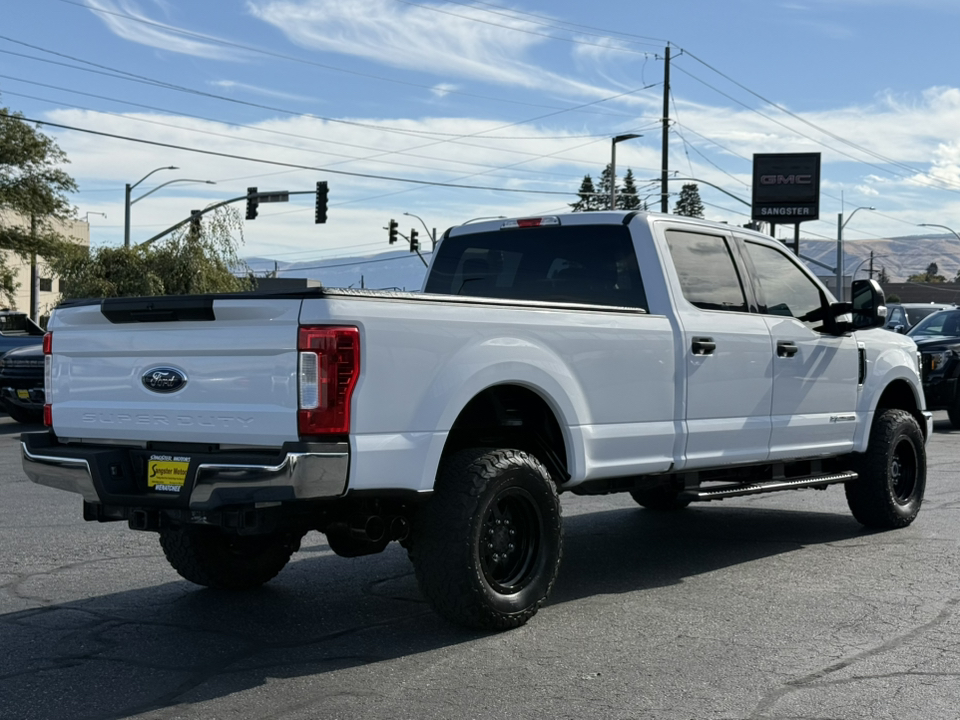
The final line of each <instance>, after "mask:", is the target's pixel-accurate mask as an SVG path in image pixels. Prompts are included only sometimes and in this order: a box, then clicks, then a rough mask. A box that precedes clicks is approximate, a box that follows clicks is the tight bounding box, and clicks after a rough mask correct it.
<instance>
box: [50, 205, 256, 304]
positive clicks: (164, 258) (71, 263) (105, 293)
mask: <svg viewBox="0 0 960 720" xmlns="http://www.w3.org/2000/svg"><path fill="white" fill-rule="evenodd" d="M242 230H243V220H242V218H241V216H240V213H239V211H238V210H237V209H236V208H231V207H222V208H218V209H217V210H215V211H214V212H213V213H211V214H210V215H208V216H206V217H205V218H204V219H203V220H202V221H201V222H200V223H198V225H196V226H194V225H193V224H190V225H187V226H186V227H185V228H181V229H180V230H178V231H176V232H174V233H173V235H172V236H171V237H170V238H169V239H168V240H165V241H162V243H160V244H157V245H150V246H144V245H135V246H132V247H115V248H112V247H102V248H97V249H96V250H94V251H93V252H90V253H87V252H86V248H80V247H77V246H74V247H73V248H71V249H70V251H69V252H65V253H62V254H61V255H60V256H59V257H58V258H57V259H56V260H54V261H51V262H50V265H51V268H52V269H53V270H54V272H56V273H57V274H58V275H60V277H61V278H63V280H64V285H65V288H66V290H65V292H64V296H65V297H68V298H79V297H133V296H143V295H186V294H199V293H213V292H237V291H241V290H249V289H251V288H252V287H253V284H252V281H251V280H250V279H249V278H248V277H247V272H248V268H247V267H246V265H245V264H244V263H243V261H241V260H240V258H239V256H238V255H237V248H238V246H239V244H240V243H242V242H243V234H242ZM234 233H237V235H239V237H237V236H235V235H234ZM235 272H237V273H242V274H243V277H238V276H237V275H235V274H234V273H235Z"/></svg>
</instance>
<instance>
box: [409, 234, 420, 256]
mask: <svg viewBox="0 0 960 720" xmlns="http://www.w3.org/2000/svg"><path fill="white" fill-rule="evenodd" d="M418 234H419V233H418V232H417V231H416V230H412V229H411V230H410V252H418V251H419V250H420V241H419V240H418V239H417V235H418Z"/></svg>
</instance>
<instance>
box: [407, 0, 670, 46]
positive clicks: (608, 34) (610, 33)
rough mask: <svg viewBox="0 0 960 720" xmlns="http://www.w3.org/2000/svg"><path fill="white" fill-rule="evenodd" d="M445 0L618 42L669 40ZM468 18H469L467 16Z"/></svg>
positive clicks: (505, 9)
mask: <svg viewBox="0 0 960 720" xmlns="http://www.w3.org/2000/svg"><path fill="white" fill-rule="evenodd" d="M447 2H449V3H450V4H453V5H463V6H465V7H469V8H471V9H475V10H482V11H483V12H488V13H491V14H493V15H501V16H503V17H509V18H537V19H538V20H550V21H551V22H548V23H547V22H536V21H531V20H528V21H527V22H533V24H535V25H540V26H542V27H551V28H554V29H556V30H565V31H567V32H574V30H571V28H576V30H575V32H579V33H581V34H583V35H591V36H593V37H602V38H607V39H608V40H618V41H620V42H624V41H625V42H632V43H635V44H637V45H651V46H653V45H654V42H656V43H657V45H656V46H662V45H666V44H669V41H668V40H662V39H660V38H654V37H647V36H644V35H632V34H630V33H620V32H617V31H615V30H604V29H602V28H595V27H591V26H589V25H579V24H577V23H571V22H567V21H566V20H561V19H559V18H549V17H546V16H544V15H537V14H536V13H529V12H522V11H520V10H515V9H513V8H506V7H503V6H502V5H495V4H494V3H489V2H470V3H466V2H461V1H460V0H447ZM407 4H411V5H412V4H415V3H407ZM480 5H486V6H487V7H492V8H497V9H498V10H503V11H505V12H496V11H493V10H484V9H483V8H482V7H478V6H480ZM468 19H469V18H468ZM558 22H560V23H563V25H557V24H556V23H558ZM564 25H566V26H568V27H564ZM592 30H596V31H597V32H585V31H592ZM615 36H619V37H615ZM631 38H635V39H631ZM640 40H647V41H651V42H639V41H640ZM604 47H607V46H604Z"/></svg>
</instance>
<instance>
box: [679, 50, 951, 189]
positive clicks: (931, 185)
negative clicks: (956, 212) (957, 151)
mask: <svg viewBox="0 0 960 720" xmlns="http://www.w3.org/2000/svg"><path fill="white" fill-rule="evenodd" d="M672 67H673V68H674V69H676V70H679V71H680V72H682V73H683V74H685V75H687V76H688V77H690V78H692V79H694V80H696V81H697V82H699V83H701V84H702V85H704V86H706V87H708V88H710V89H711V90H713V91H714V92H716V93H718V94H720V95H722V96H723V97H725V98H727V99H728V100H730V101H732V102H735V103H736V104H738V105H740V106H741V107H743V108H746V109H747V110H749V111H750V112H752V113H755V114H756V115H759V116H760V117H762V118H764V119H765V120H768V121H770V122H772V123H775V124H776V125H779V126H780V127H782V128H784V129H786V130H788V131H789V132H791V133H792V134H794V135H799V136H800V137H803V138H806V139H807V140H810V141H812V142H814V143H817V144H819V145H823V146H824V147H827V148H829V149H830V150H832V151H833V152H835V153H838V154H840V155H843V156H844V157H846V158H849V159H851V160H853V161H854V162H857V163H860V164H863V165H867V166H868V167H872V168H874V169H875V170H879V171H880V172H883V173H887V174H889V175H894V176H896V177H900V178H904V179H911V180H914V181H915V182H918V183H919V180H918V178H916V177H914V176H908V175H904V174H903V173H900V172H896V171H895V170H893V169H891V168H889V167H883V166H881V165H877V164H875V163H872V162H869V161H867V160H864V159H863V158H858V157H856V156H855V155H851V154H850V153H849V152H846V151H845V150H841V149H839V148H836V147H833V146H831V145H829V144H828V143H826V142H824V141H823V140H821V139H817V138H813V137H811V136H810V135H807V134H806V133H803V132H801V131H800V130H798V129H796V128H793V127H790V126H789V125H787V124H786V123H784V122H781V121H780V120H777V119H776V118H773V117H770V116H769V115H767V114H765V113H763V112H761V111H759V110H757V109H756V108H753V107H751V106H750V105H748V104H746V103H745V102H743V101H741V100H739V99H737V98H735V97H733V96H732V95H730V94H728V93H726V92H724V91H723V90H720V89H719V88H717V87H715V86H713V85H711V84H710V83H708V82H707V81H705V80H703V79H702V78H699V77H697V76H696V75H694V74H693V73H691V72H689V71H688V70H686V69H684V68H683V67H682V66H681V65H674V66H672ZM817 129H818V130H820V129H819V128H817ZM824 132H825V131H824ZM825 134H827V135H830V136H831V137H832V134H831V133H829V132H825ZM844 144H847V145H849V144H850V143H849V142H845V143H844ZM868 154H871V155H872V154H873V153H868ZM891 164H895V165H899V163H891ZM910 170H911V171H912V172H914V173H915V175H922V176H923V177H925V178H929V179H930V180H933V181H936V182H938V183H942V184H940V185H938V184H934V183H931V182H925V183H920V184H921V185H923V186H925V187H929V188H933V189H937V190H944V191H947V192H956V193H960V184H957V183H950V182H947V181H945V180H943V179H942V178H937V177H935V176H933V175H930V174H929V173H925V172H923V171H920V170H916V169H914V168H910Z"/></svg>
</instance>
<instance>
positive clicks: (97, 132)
mask: <svg viewBox="0 0 960 720" xmlns="http://www.w3.org/2000/svg"><path fill="white" fill-rule="evenodd" d="M20 119H21V120H23V121H24V122H32V123H36V124H37V125H47V126H49V127H56V128H61V129H63V130H73V131H75V132H82V133H87V134H90V135H99V136H100V137H108V138H113V139H114V140H126V141H128V142H135V143H140V144H142V145H152V146H154V147H164V148H168V149H171V150H182V151H184V152H192V153H198V154H200V155H211V156H213V157H222V158H227V159H230V160H242V161H245V162H254V163H262V164H264V165H276V166H277V167H287V168H294V169H297V170H313V171H316V172H328V173H331V174H334V175H347V176H349V177H361V178H369V179H373V180H385V181H388V182H401V183H409V184H412V185H424V186H430V187H447V188H456V189H460V190H489V191H492V192H507V193H517V194H524V195H565V196H569V195H576V192H572V191H571V192H560V191H556V190H526V189H523V188H499V187H490V186H487V185H462V184H457V183H444V182H436V181H432V180H415V179H413V178H400V177H394V176H390V175H375V174H373V173H359V172H350V171H348V170H331V169H329V168H325V167H318V166H314V165H300V164H298V163H285V162H280V161H279V160H266V159H264V158H255V157H250V156H246V155H234V154H232V153H223V152H216V151H214V150H202V149H200V148H191V147H187V146H185V145H176V144H174V143H163V142H158V141H156V140H146V139H144V138H134V137H129V136H127V135H118V134H116V133H108V132H103V131H101V130H91V129H89V128H81V127H76V126H74V125H65V124H63V123H55V122H51V121H49V120H37V119H36V118H28V117H21V118H20Z"/></svg>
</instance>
